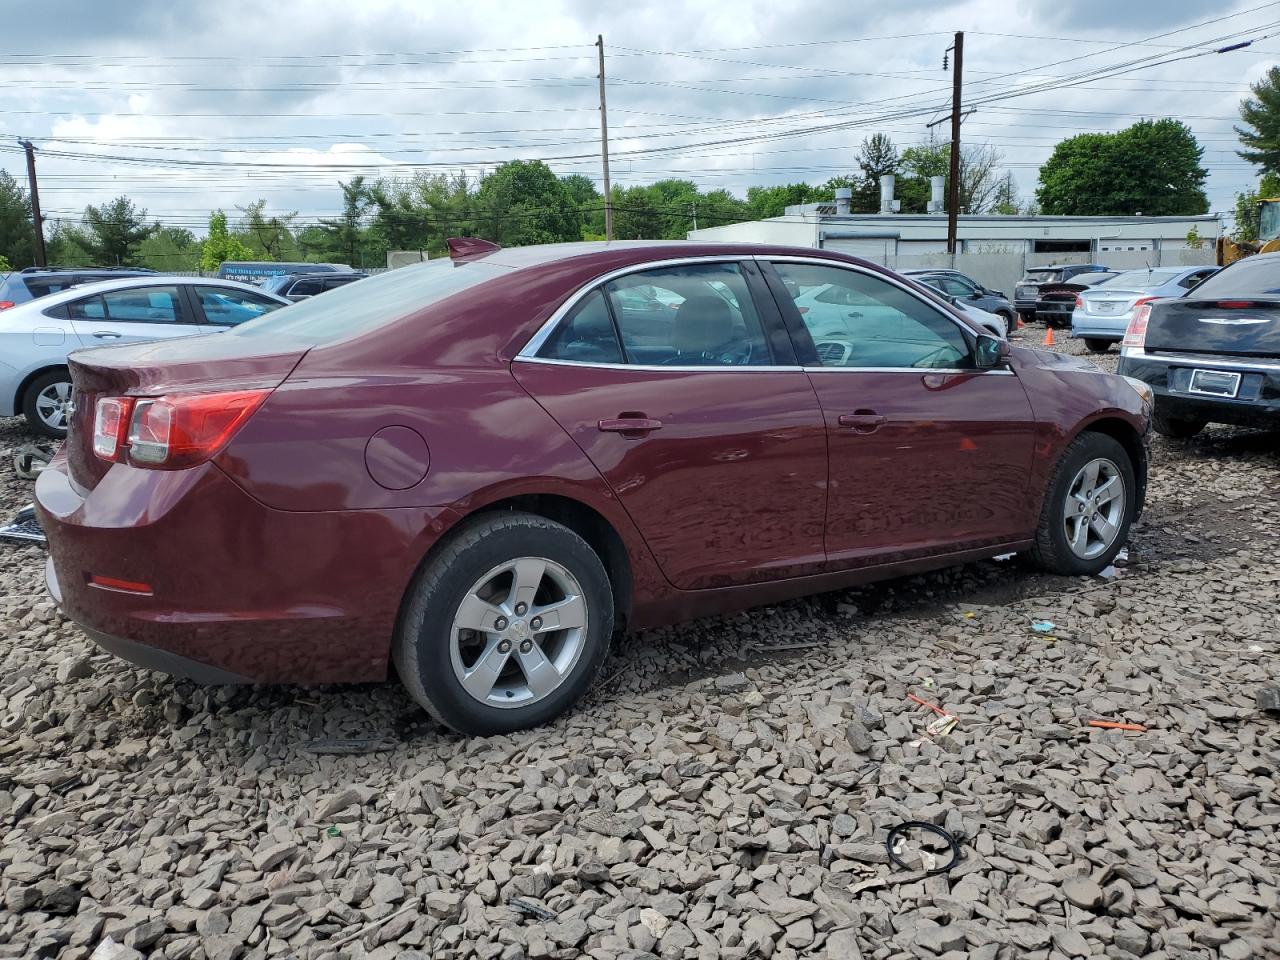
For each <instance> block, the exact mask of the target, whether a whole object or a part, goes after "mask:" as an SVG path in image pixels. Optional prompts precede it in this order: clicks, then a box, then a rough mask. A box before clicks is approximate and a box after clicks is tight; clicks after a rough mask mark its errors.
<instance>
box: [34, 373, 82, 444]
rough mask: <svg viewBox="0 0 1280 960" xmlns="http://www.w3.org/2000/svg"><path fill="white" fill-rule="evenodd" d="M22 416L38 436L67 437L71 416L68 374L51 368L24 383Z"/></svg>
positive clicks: (69, 377)
mask: <svg viewBox="0 0 1280 960" xmlns="http://www.w3.org/2000/svg"><path fill="white" fill-rule="evenodd" d="M22 415H23V416H24V417H26V418H27V423H29V424H30V425H31V429H32V430H34V431H35V432H36V433H38V434H40V435H41V436H45V437H52V438H53V439H54V440H64V439H66V436H67V423H68V421H69V420H70V417H71V374H70V373H69V372H68V371H66V370H50V371H49V372H48V373H42V374H40V376H38V377H36V378H35V379H34V380H32V381H31V382H30V383H29V384H27V389H26V390H24V391H23V393H22Z"/></svg>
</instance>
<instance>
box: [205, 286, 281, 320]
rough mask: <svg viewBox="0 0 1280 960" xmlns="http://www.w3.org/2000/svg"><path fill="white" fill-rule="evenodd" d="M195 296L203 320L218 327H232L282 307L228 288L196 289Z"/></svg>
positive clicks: (258, 296)
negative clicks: (202, 314)
mask: <svg viewBox="0 0 1280 960" xmlns="http://www.w3.org/2000/svg"><path fill="white" fill-rule="evenodd" d="M195 295H196V297H198V298H199V300H200V306H201V308H202V309H203V310H204V318H205V320H206V321H208V322H209V323H212V324H216V325H218V326H220V327H234V326H235V325H236V324H238V323H244V322H245V321H246V320H255V319H257V318H258V317H260V316H262V315H263V314H264V313H270V312H271V311H272V310H279V309H280V308H281V307H282V306H284V304H280V303H276V302H275V301H274V300H271V299H269V298H267V297H263V296H260V295H259V294H256V293H249V292H247V291H243V290H232V289H230V288H228V287H196V288H195Z"/></svg>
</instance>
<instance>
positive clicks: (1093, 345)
mask: <svg viewBox="0 0 1280 960" xmlns="http://www.w3.org/2000/svg"><path fill="white" fill-rule="evenodd" d="M1084 345H1085V346H1086V347H1088V348H1089V352H1090V353H1106V352H1107V350H1108V349H1110V347H1111V341H1110V340H1099V339H1098V338H1097V337H1085V338H1084Z"/></svg>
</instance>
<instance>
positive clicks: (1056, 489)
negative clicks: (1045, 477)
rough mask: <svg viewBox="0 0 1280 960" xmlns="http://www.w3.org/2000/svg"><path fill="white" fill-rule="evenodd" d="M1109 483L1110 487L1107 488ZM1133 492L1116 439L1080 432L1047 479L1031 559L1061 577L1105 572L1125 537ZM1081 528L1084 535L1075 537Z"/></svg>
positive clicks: (1127, 464) (1134, 481)
mask: <svg viewBox="0 0 1280 960" xmlns="http://www.w3.org/2000/svg"><path fill="white" fill-rule="evenodd" d="M1091 471H1092V478H1091V476H1090V474H1091ZM1110 481H1116V483H1115V485H1112V486H1108V483H1109V482H1110ZM1137 490H1138V484H1137V478H1136V477H1135V475H1134V471H1133V464H1132V462H1131V461H1130V460H1129V454H1128V453H1127V452H1126V451H1125V449H1124V447H1123V446H1121V444H1120V442H1119V441H1118V440H1116V439H1114V438H1112V437H1109V436H1107V435H1106V434H1102V433H1092V432H1088V431H1086V432H1085V433H1082V434H1080V436H1078V437H1076V438H1075V439H1074V440H1072V441H1071V443H1069V444H1068V445H1067V448H1066V450H1064V451H1063V452H1062V456H1061V457H1060V458H1059V459H1058V463H1057V466H1056V467H1055V468H1054V471H1053V476H1052V478H1051V479H1050V480H1049V490H1048V493H1047V494H1046V495H1045V498H1044V506H1043V507H1042V508H1041V510H1040V523H1039V525H1038V526H1037V528H1036V537H1035V546H1034V547H1032V549H1031V556H1032V558H1033V559H1034V560H1035V561H1036V563H1038V564H1039V565H1040V566H1041V567H1043V568H1044V569H1045V570H1048V571H1049V572H1051V573H1060V574H1063V575H1065V576H1087V575H1090V574H1096V573H1098V572H1099V571H1101V570H1104V569H1106V567H1107V566H1108V565H1110V563H1111V562H1112V561H1113V560H1114V559H1115V557H1116V554H1117V553H1119V552H1120V548H1121V547H1123V546H1124V545H1125V542H1126V541H1127V540H1128V539H1129V524H1130V522H1131V521H1132V519H1133V514H1134V508H1135V507H1136V505H1137ZM1095 492H1096V494H1097V496H1096V498H1095V497H1093V496H1091V494H1093V493H1095ZM1081 525H1083V526H1084V531H1083V535H1080V536H1077V534H1078V533H1079V532H1080V529H1081Z"/></svg>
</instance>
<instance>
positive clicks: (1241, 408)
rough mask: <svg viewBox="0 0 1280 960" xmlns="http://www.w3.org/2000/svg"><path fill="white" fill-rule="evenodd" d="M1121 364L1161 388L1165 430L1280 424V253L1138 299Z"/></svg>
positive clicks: (1156, 422) (1159, 409) (1160, 428)
mask: <svg viewBox="0 0 1280 960" xmlns="http://www.w3.org/2000/svg"><path fill="white" fill-rule="evenodd" d="M1119 370H1120V372H1121V373H1122V374H1125V375H1127V376H1130V377H1136V378H1137V379H1139V380H1142V381H1145V382H1146V383H1149V384H1150V385H1151V387H1152V388H1153V389H1154V390H1155V395H1156V396H1155V414H1154V416H1153V418H1152V424H1153V426H1154V427H1155V429H1156V431H1157V432H1159V433H1162V434H1164V435H1165V436H1168V437H1180V438H1181V437H1192V436H1195V435H1196V434H1197V433H1199V432H1200V431H1201V430H1203V429H1204V427H1205V425H1206V424H1208V423H1229V424H1234V425H1236V426H1244V427H1271V428H1274V427H1277V426H1280V253H1263V254H1258V255H1256V256H1252V257H1247V258H1245V259H1243V260H1237V261H1236V262H1235V263H1232V264H1231V265H1229V266H1227V267H1224V268H1223V269H1221V270H1219V271H1218V272H1217V273H1215V274H1214V275H1213V276H1211V277H1209V278H1208V279H1207V280H1204V281H1203V282H1201V283H1200V284H1199V285H1198V286H1197V287H1195V288H1194V289H1192V290H1189V291H1188V292H1187V293H1185V294H1183V295H1182V296H1181V297H1176V298H1164V299H1159V300H1153V301H1149V302H1147V303H1140V304H1138V306H1136V307H1135V308H1134V310H1133V316H1132V317H1131V319H1130V320H1129V329H1128V330H1127V331H1126V333H1125V336H1124V340H1123V341H1122V344H1121V350H1120V366H1119Z"/></svg>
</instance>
